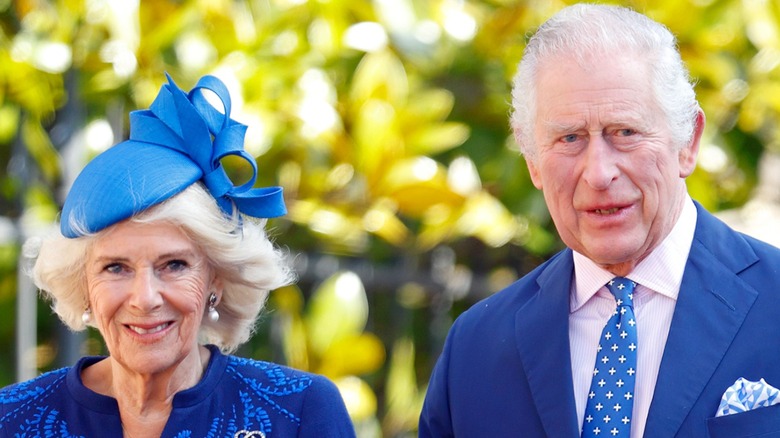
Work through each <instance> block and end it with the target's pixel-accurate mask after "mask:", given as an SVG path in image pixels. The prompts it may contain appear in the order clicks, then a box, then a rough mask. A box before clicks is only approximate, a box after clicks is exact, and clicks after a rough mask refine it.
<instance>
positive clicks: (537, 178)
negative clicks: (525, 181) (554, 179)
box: [524, 156, 542, 190]
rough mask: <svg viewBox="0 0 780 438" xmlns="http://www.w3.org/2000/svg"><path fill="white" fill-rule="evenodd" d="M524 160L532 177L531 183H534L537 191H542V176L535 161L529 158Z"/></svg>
mask: <svg viewBox="0 0 780 438" xmlns="http://www.w3.org/2000/svg"><path fill="white" fill-rule="evenodd" d="M524 158H525V164H526V165H527V166H528V173H529V174H530V175H531V182H533V183H534V186H535V187H536V188H537V189H539V190H542V176H541V175H540V174H539V169H538V168H537V167H536V162H535V161H534V160H535V159H534V158H531V157H527V156H526V157H524Z"/></svg>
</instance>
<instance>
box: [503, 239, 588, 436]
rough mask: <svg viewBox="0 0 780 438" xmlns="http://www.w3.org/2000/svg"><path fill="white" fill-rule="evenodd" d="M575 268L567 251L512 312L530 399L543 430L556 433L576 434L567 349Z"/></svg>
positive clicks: (569, 357) (553, 263) (548, 268)
mask: <svg viewBox="0 0 780 438" xmlns="http://www.w3.org/2000/svg"><path fill="white" fill-rule="evenodd" d="M573 270H574V264H573V260H572V253H571V251H570V250H566V251H564V252H563V253H561V254H560V255H559V257H558V258H557V260H553V261H552V262H551V263H550V265H549V266H548V267H547V269H546V270H545V271H544V272H543V273H542V274H541V275H540V276H539V279H538V284H539V287H540V289H539V291H538V292H537V294H536V295H535V296H533V297H532V298H531V299H530V300H529V301H528V302H527V303H526V304H525V305H524V306H523V307H522V308H521V309H520V310H519V311H518V312H517V313H516V315H515V330H516V332H515V338H516V341H517V349H518V352H519V354H520V360H521V362H522V364H523V369H524V370H525V373H526V376H527V377H528V384H529V385H530V388H531V393H532V397H533V401H534V403H535V405H536V409H537V412H538V413H539V416H540V417H541V420H542V423H543V425H544V430H545V432H546V434H547V435H548V436H554V437H578V436H579V431H578V430H577V410H576V407H575V404H574V389H573V387H572V374H571V355H570V353H569V351H570V350H569V291H570V290H571V280H572V272H573ZM561 322H563V324H562V323H561Z"/></svg>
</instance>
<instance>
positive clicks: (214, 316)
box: [209, 292, 219, 322]
mask: <svg viewBox="0 0 780 438" xmlns="http://www.w3.org/2000/svg"><path fill="white" fill-rule="evenodd" d="M216 307H217V294H215V293H214V292H212V293H211V295H209V319H210V320H211V322H217V321H219V312H217V309H216Z"/></svg>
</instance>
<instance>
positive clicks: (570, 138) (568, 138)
mask: <svg viewBox="0 0 780 438" xmlns="http://www.w3.org/2000/svg"><path fill="white" fill-rule="evenodd" d="M561 141H562V142H564V143H574V142H575V141H577V134H569V135H564V136H563V137H562V138H561Z"/></svg>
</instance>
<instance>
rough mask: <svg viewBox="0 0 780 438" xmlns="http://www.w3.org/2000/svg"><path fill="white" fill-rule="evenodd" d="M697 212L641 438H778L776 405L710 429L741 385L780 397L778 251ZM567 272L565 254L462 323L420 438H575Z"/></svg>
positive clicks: (429, 400)
mask: <svg viewBox="0 0 780 438" xmlns="http://www.w3.org/2000/svg"><path fill="white" fill-rule="evenodd" d="M697 209H698V219H697V224H696V231H695V234H694V238H693V244H692V246H691V251H690V255H689V257H688V262H687V264H686V266H685V273H684V275H683V279H682V285H681V288H680V294H679V297H678V299H677V304H676V307H675V310H674V316H673V318H672V324H671V328H670V331H669V338H668V340H667V342H666V348H665V350H664V353H663V358H662V360H661V368H660V371H659V375H658V382H657V385H656V388H655V393H654V396H653V401H652V403H651V406H650V411H649V414H648V415H649V416H648V419H647V424H646V428H645V436H646V437H651V438H662V437H746V436H758V435H760V436H761V437H762V438H767V437H769V436H780V404H779V405H775V406H773V407H767V408H760V409H757V410H754V411H751V412H747V413H741V414H732V415H728V416H724V417H719V418H713V417H714V416H715V413H716V411H717V408H718V405H719V403H720V399H721V396H722V395H723V392H724V391H725V390H726V388H728V387H729V386H731V385H733V384H734V382H735V381H736V380H737V379H738V378H740V377H744V378H746V379H748V380H758V379H760V378H764V379H765V380H766V381H767V383H769V384H771V385H773V386H776V387H780V250H778V249H777V248H775V247H773V246H770V245H768V244H765V243H763V242H760V241H757V240H755V239H752V238H750V237H747V236H744V235H742V234H739V233H737V232H735V231H734V230H732V229H730V228H729V227H727V226H726V225H725V224H723V223H722V222H720V221H719V220H718V219H716V218H715V217H714V216H712V215H711V214H709V213H707V212H706V211H705V210H704V209H702V208H701V206H700V205H698V204H697ZM573 272H574V262H573V259H572V252H571V250H568V249H567V250H564V251H562V252H560V253H558V254H557V255H556V256H554V257H553V258H552V259H550V260H549V261H547V262H546V263H544V264H543V265H541V266H539V267H538V268H537V269H535V270H534V271H532V272H531V273H529V274H528V275H526V276H525V277H523V278H522V279H520V280H519V281H517V282H516V283H514V284H512V285H511V286H509V287H507V288H506V289H504V290H503V291H501V292H499V293H497V294H495V295H493V296H491V297H489V298H487V299H485V300H483V301H481V302H479V303H477V304H476V305H474V306H473V307H472V308H470V309H469V310H468V311H466V312H464V313H463V314H462V315H461V316H460V317H459V318H458V319H457V321H456V322H455V324H454V325H453V327H452V329H451V330H450V333H449V335H448V336H447V341H446V342H445V346H444V350H443V352H442V354H441V356H440V358H439V360H438V362H437V365H436V367H435V369H434V372H433V374H432V376H431V380H430V385H429V388H428V393H427V395H426V399H425V404H424V407H423V411H422V415H421V418H420V429H419V430H420V432H419V434H420V437H450V436H457V437H491V438H497V437H554V438H565V437H571V438H575V437H579V430H578V419H577V415H576V410H575V403H574V392H573V391H574V390H573V387H572V374H571V356H570V351H569V324H568V318H569V291H570V289H571V282H572V279H573ZM772 432H774V433H772Z"/></svg>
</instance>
